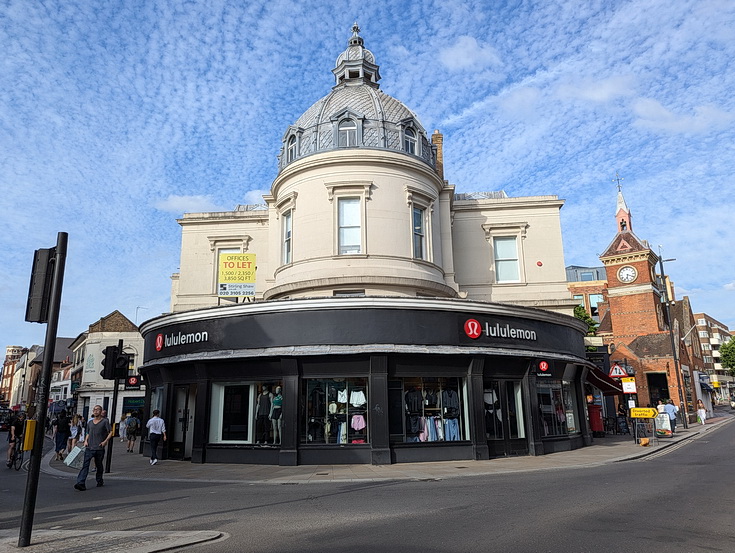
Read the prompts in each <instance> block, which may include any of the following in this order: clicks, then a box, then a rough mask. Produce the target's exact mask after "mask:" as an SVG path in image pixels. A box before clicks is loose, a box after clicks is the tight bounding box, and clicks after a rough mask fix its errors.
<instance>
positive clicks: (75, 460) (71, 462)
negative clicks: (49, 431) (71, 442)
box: [64, 445, 86, 469]
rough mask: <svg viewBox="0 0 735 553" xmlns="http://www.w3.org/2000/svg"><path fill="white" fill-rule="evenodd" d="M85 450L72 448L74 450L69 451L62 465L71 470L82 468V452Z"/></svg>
mask: <svg viewBox="0 0 735 553" xmlns="http://www.w3.org/2000/svg"><path fill="white" fill-rule="evenodd" d="M85 449H86V448H85V447H84V446H78V445H77V446H74V449H72V450H71V453H69V455H67V456H66V459H64V464H65V465H66V466H67V467H71V468H73V469H80V468H82V464H83V463H84V450H85Z"/></svg>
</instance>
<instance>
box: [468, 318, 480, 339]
mask: <svg viewBox="0 0 735 553" xmlns="http://www.w3.org/2000/svg"><path fill="white" fill-rule="evenodd" d="M464 332H465V334H467V336H469V337H470V338H472V339H473V340H475V339H477V338H479V337H480V334H482V326H481V325H480V323H479V322H478V321H476V320H475V319H467V321H466V322H465V323H464Z"/></svg>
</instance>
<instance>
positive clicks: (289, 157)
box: [286, 135, 296, 163]
mask: <svg viewBox="0 0 735 553" xmlns="http://www.w3.org/2000/svg"><path fill="white" fill-rule="evenodd" d="M295 159H296V137H295V136H293V135H291V138H289V139H288V146H287V147H286V161H287V162H288V163H291V162H292V161H294V160H295Z"/></svg>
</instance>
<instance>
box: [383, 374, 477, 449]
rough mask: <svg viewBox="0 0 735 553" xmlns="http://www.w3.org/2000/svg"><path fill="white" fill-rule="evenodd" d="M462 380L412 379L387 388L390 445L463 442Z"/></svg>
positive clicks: (463, 396) (444, 378)
mask: <svg viewBox="0 0 735 553" xmlns="http://www.w3.org/2000/svg"><path fill="white" fill-rule="evenodd" d="M463 382H464V381H463V379H461V378H456V377H431V378H430V377H415V378H404V379H402V380H400V381H398V380H395V381H392V382H391V383H390V384H389V398H390V399H389V402H390V406H391V409H390V413H389V417H390V419H391V420H390V433H391V441H392V442H394V443H395V442H406V443H425V444H429V443H433V442H453V441H460V440H466V439H468V437H467V431H468V430H467V425H466V422H465V419H466V411H467V409H466V407H467V405H466V394H465V390H464V388H463Z"/></svg>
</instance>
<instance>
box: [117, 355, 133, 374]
mask: <svg viewBox="0 0 735 553" xmlns="http://www.w3.org/2000/svg"><path fill="white" fill-rule="evenodd" d="M131 358H132V355H131V354H129V353H123V352H122V351H118V352H117V355H116V356H115V378H127V377H128V369H129V367H130V359H131Z"/></svg>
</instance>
